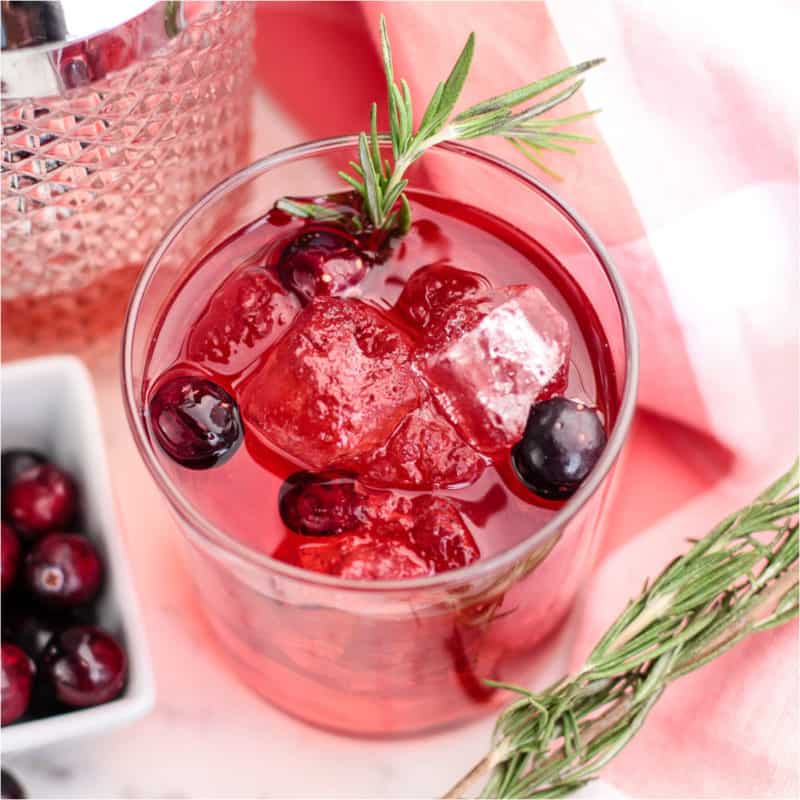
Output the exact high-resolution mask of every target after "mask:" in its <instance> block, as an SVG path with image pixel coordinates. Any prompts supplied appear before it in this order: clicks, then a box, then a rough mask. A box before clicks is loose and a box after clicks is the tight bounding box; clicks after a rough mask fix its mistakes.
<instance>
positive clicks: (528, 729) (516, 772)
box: [444, 464, 800, 798]
mask: <svg viewBox="0 0 800 800" xmlns="http://www.w3.org/2000/svg"><path fill="white" fill-rule="evenodd" d="M797 470H798V467H797V464H795V465H794V466H793V467H792V469H790V470H789V471H788V472H787V473H785V475H784V476H782V477H781V478H780V479H779V480H778V481H777V482H775V483H774V484H773V485H772V486H771V487H770V488H769V489H768V490H767V491H766V492H763V493H762V494H761V495H759V496H758V497H757V498H756V499H755V500H754V501H753V502H752V503H751V504H750V505H749V506H747V507H745V508H743V509H741V510H740V511H738V512H735V513H733V514H731V515H729V516H728V517H727V518H726V519H725V520H723V521H722V522H721V523H720V524H718V525H717V526H716V527H715V528H713V529H712V530H711V532H710V533H709V534H707V535H706V536H705V537H704V538H702V539H699V540H696V541H694V543H693V545H692V547H691V548H690V549H689V550H688V551H687V553H685V554H684V555H683V556H681V557H679V558H676V559H674V560H673V561H672V562H671V563H670V564H669V565H668V566H667V568H666V569H664V570H663V571H662V572H661V574H660V575H659V576H658V577H657V578H656V579H655V580H654V581H652V582H648V584H646V585H645V588H644V589H643V591H642V594H641V595H640V596H639V597H638V598H636V599H634V600H632V601H631V602H630V603H629V604H628V605H627V606H626V607H625V609H624V610H623V612H622V613H621V614H620V616H619V617H618V618H617V620H616V621H615V622H614V623H613V624H612V625H611V626H610V627H609V629H608V630H607V631H606V633H605V635H604V636H603V637H602V638H601V640H600V642H599V643H598V644H597V645H596V646H595V648H594V650H593V651H592V653H591V655H590V657H589V659H588V660H587V662H586V663H585V664H584V666H583V667H581V668H580V669H579V670H578V671H577V673H575V674H573V675H572V676H567V677H564V678H562V679H561V680H559V681H556V682H555V683H554V684H552V685H551V686H550V687H549V688H547V689H545V690H544V691H542V692H539V693H533V692H530V691H528V690H527V689H523V688H519V687H515V686H513V685H511V684H503V683H499V682H494V683H493V685H495V686H499V687H501V688H506V689H510V690H513V691H516V692H517V693H518V695H519V697H518V699H517V700H516V701H515V702H513V703H511V704H510V705H509V706H508V707H507V708H506V709H505V711H503V713H502V714H501V715H500V717H499V719H498V721H497V724H496V725H495V732H494V734H493V738H492V744H491V746H490V749H489V753H488V754H487V755H486V756H484V758H483V759H481V761H480V762H479V763H478V764H476V765H475V767H473V769H472V770H470V772H469V773H467V775H466V776H465V777H464V778H463V779H462V780H461V781H459V782H458V783H457V784H456V785H455V786H454V787H453V789H451V790H450V793H448V794H447V795H445V796H444V797H446V798H452V797H464V796H465V792H466V791H470V790H471V788H472V787H473V785H474V784H475V783H476V782H477V781H478V780H479V779H480V778H483V777H485V776H486V775H487V772H488V780H487V781H486V782H485V783H484V786H483V790H482V792H483V793H479V794H469V795H466V796H469V797H479V796H480V797H483V796H490V797H501V798H516V797H528V798H532V797H556V796H558V797H561V796H563V795H565V794H568V793H569V792H571V791H574V790H575V789H577V788H579V787H580V786H582V785H584V784H585V783H586V782H588V781H589V780H591V779H592V778H594V777H596V775H597V774H598V772H599V770H600V769H601V768H602V767H603V766H604V765H605V764H607V763H608V762H609V761H610V760H611V759H613V758H614V757H615V756H616V755H617V754H618V753H619V752H620V751H621V750H622V749H623V748H624V747H625V746H626V744H627V743H628V742H629V741H630V740H631V738H633V736H635V734H636V733H637V731H638V730H639V729H640V727H641V726H642V725H643V724H644V722H645V719H646V718H647V716H648V714H649V712H650V710H651V709H652V707H653V706H654V705H655V703H656V702H657V701H658V699H659V697H660V696H661V695H662V693H663V692H664V690H665V689H666V687H667V686H668V685H669V684H670V683H671V682H672V681H674V680H676V679H677V678H679V677H681V676H683V675H685V674H687V673H689V672H692V671H693V670H696V669H699V668H700V667H702V666H703V665H704V664H706V663H708V662H709V661H711V660H713V659H714V658H716V657H717V656H719V655H721V654H722V653H724V652H725V651H727V650H728V649H730V648H731V647H733V646H734V645H735V644H736V643H737V642H739V641H741V640H742V639H743V638H745V637H746V636H748V635H750V634H752V633H757V632H759V631H763V630H768V629H770V628H774V627H776V626H778V625H780V624H782V623H784V622H786V621H788V620H789V619H792V618H793V617H795V616H797V614H798V602H797V590H798V583H799V582H800V574H798V532H799V528H798V510H799V509H798V475H797ZM761 565H763V566H761ZM479 788H480V787H479Z"/></svg>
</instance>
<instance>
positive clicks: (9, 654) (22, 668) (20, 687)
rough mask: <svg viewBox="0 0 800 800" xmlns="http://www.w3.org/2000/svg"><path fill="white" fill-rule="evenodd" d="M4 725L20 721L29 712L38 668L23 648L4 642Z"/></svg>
mask: <svg viewBox="0 0 800 800" xmlns="http://www.w3.org/2000/svg"><path fill="white" fill-rule="evenodd" d="M2 656H3V675H2V724H3V725H8V724H9V723H11V722H15V721H16V720H18V719H19V718H20V717H21V716H22V715H23V714H24V713H25V712H26V711H27V710H28V703H29V702H30V699H31V688H32V686H33V676H34V674H35V671H36V668H35V667H34V665H33V661H31V659H30V658H29V657H28V655H27V653H25V651H24V650H22V648H20V647H17V645H15V644H11V642H3V645H2Z"/></svg>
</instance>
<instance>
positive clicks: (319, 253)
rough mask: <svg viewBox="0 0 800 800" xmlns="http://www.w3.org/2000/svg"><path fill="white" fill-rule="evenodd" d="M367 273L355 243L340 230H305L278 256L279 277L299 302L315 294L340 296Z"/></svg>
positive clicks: (303, 301) (307, 300)
mask: <svg viewBox="0 0 800 800" xmlns="http://www.w3.org/2000/svg"><path fill="white" fill-rule="evenodd" d="M366 272H367V263H366V260H365V258H364V257H363V256H362V254H361V253H359V251H358V249H357V246H356V242H355V240H354V239H351V238H350V237H349V236H348V235H347V234H346V233H344V232H343V231H336V230H332V229H330V228H318V229H314V230H310V231H309V230H306V231H305V232H304V233H301V234H300V235H299V236H298V237H296V238H295V239H293V240H292V241H291V242H290V243H289V244H288V245H287V246H286V247H285V249H284V251H283V253H281V258H280V261H279V262H278V275H279V276H280V279H281V283H283V285H284V286H285V287H286V289H288V290H289V291H291V292H294V293H295V294H296V295H297V297H298V299H299V300H300V302H301V303H308V302H310V301H311V300H313V299H314V298H315V297H317V296H318V295H332V294H339V293H341V292H343V291H344V290H345V289H348V288H349V287H351V286H355V285H356V284H357V283H359V282H360V281H361V279H362V278H363V277H364V275H365V274H366Z"/></svg>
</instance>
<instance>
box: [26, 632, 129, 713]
mask: <svg viewBox="0 0 800 800" xmlns="http://www.w3.org/2000/svg"><path fill="white" fill-rule="evenodd" d="M41 668H42V672H43V676H44V679H45V680H46V681H47V682H48V683H49V684H50V688H51V689H52V690H53V692H54V695H55V697H56V699H57V700H58V701H59V702H61V703H63V704H64V705H67V706H71V707H72V708H83V707H85V706H96V705H98V704H100V703H106V702H108V701H109V700H113V699H114V698H115V697H116V696H117V695H118V694H119V693H120V692H121V691H122V688H123V686H124V685H125V678H126V675H127V658H126V657H125V652H124V651H123V649H122V648H121V647H120V646H119V644H118V643H117V641H116V640H115V639H114V638H113V637H112V636H110V635H109V634H108V633H106V632H105V631H103V630H101V629H100V628H96V627H93V626H91V625H81V626H78V627H75V628H68V629H67V630H65V631H62V632H61V633H57V634H56V635H55V636H54V637H53V638H52V640H51V641H50V644H48V646H47V649H46V650H45V652H44V655H43V656H42V659H41Z"/></svg>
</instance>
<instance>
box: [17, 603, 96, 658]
mask: <svg viewBox="0 0 800 800" xmlns="http://www.w3.org/2000/svg"><path fill="white" fill-rule="evenodd" d="M93 616H94V615H93V614H92V613H89V612H85V611H84V610H83V609H81V610H80V611H79V612H77V613H76V612H73V611H72V610H70V611H61V612H56V611H51V610H45V609H40V608H31V607H20V608H16V609H14V610H12V611H11V613H6V612H5V609H4V611H3V637H4V638H6V639H9V640H10V641H12V642H13V643H14V644H16V645H19V646H20V647H21V648H22V649H23V650H24V651H25V652H26V653H27V654H28V655H29V656H30V657H31V658H32V659H33V660H34V662H38V661H39V659H40V658H41V656H42V654H43V653H44V651H45V648H46V647H47V645H48V644H50V640H51V639H52V638H53V636H55V634H57V633H60V632H61V631H64V630H66V629H67V628H72V627H74V626H75V625H81V624H85V623H86V622H88V621H90V619H91V618H92V617H93Z"/></svg>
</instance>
